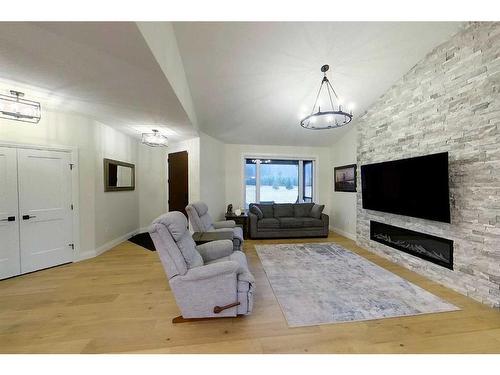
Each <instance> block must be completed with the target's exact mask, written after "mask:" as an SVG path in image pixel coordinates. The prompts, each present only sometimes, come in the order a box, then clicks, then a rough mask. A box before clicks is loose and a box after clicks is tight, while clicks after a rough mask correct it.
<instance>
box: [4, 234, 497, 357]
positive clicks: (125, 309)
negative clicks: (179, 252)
mask: <svg viewBox="0 0 500 375" xmlns="http://www.w3.org/2000/svg"><path fill="white" fill-rule="evenodd" d="M326 241H333V242H336V243H339V244H340V245H342V246H344V247H346V248H348V249H350V250H353V251H355V252H356V253H358V254H360V255H362V256H364V257H366V258H367V259H369V260H371V261H373V262H375V263H377V264H378V265H380V266H382V267H384V268H386V269H388V270H390V271H392V272H394V273H396V274H398V275H400V276H402V277H404V278H406V279H408V280H410V281H411V282H413V283H415V284H417V285H419V286H421V287H423V288H425V289H427V290H429V291H430V292H432V293H434V294H436V295H438V296H440V297H442V298H444V299H446V300H448V301H450V302H452V303H454V304H455V305H457V306H459V307H460V308H461V309H462V310H461V311H455V312H448V313H440V314H427V315H419V316H411V317H403V318H390V319H381V320H373V321H364V322H354V323H342V324H331V325H322V326H315V327H303V328H289V327H288V326H287V324H286V321H285V319H284V317H283V314H282V312H281V309H280V307H279V305H278V303H277V301H276V298H275V296H274V294H273V292H272V289H271V287H270V285H269V282H268V280H267V278H266V276H265V273H264V271H263V268H262V265H261V263H260V261H259V259H258V257H257V254H256V252H255V249H254V245H255V244H258V243H293V242H326ZM245 250H246V253H247V256H248V258H249V263H250V267H251V270H252V272H253V273H254V275H255V277H256V280H257V291H256V295H255V304H254V306H255V309H254V312H253V314H252V315H251V316H248V317H243V318H238V319H224V320H217V321H204V322H196V323H185V324H178V325H173V324H172V323H171V319H172V317H174V316H177V315H178V314H179V311H178V309H177V307H176V304H175V301H174V298H173V296H172V293H171V291H170V290H169V287H168V283H167V281H166V278H165V275H164V273H163V269H162V267H161V264H160V262H159V259H158V257H157V255H156V253H154V252H150V251H147V250H144V249H143V248H141V247H139V246H137V245H134V244H132V243H130V242H124V243H122V244H120V245H119V246H117V247H115V248H114V249H112V250H110V251H109V252H107V253H105V254H103V255H101V256H99V257H97V258H94V259H90V260H86V261H83V262H79V263H75V264H70V265H66V266H61V267H57V268H53V269H48V270H44V271H40V272H36V273H32V274H29V275H24V276H20V277H17V278H12V279H9V280H4V281H0V353H124V352H128V353H499V352H500V311H499V310H496V309H491V308H489V307H487V306H484V305H481V304H479V303H477V302H475V301H473V300H471V299H469V298H467V297H464V296H462V295H460V294H458V293H455V292H453V291H451V290H449V289H447V288H445V287H443V286H441V285H439V284H436V283H434V282H431V281H429V280H427V279H426V278H424V277H422V276H419V275H417V274H415V273H414V272H411V271H409V270H407V269H405V268H403V267H400V266H398V265H395V264H393V263H391V262H389V261H387V260H385V259H383V258H380V257H378V256H376V255H374V254H371V253H369V252H368V251H366V250H363V249H361V248H359V247H357V246H356V244H355V243H354V242H353V241H351V240H349V239H347V238H345V237H341V236H338V235H336V234H333V233H332V234H331V235H330V237H329V238H328V239H317V240H316V239H305V240H268V241H250V240H248V241H246V243H245Z"/></svg>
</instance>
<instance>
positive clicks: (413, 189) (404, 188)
mask: <svg viewBox="0 0 500 375" xmlns="http://www.w3.org/2000/svg"><path fill="white" fill-rule="evenodd" d="M361 189H362V190H361V191H362V202H363V208H366V209H369V210H375V211H382V212H389V213H393V214H399V215H406V216H412V217H419V218H423V219H429V220H435V221H442V222H445V223H449V222H450V196H449V186H448V153H447V152H443V153H439V154H432V155H426V156H419V157H415V158H409V159H401V160H394V161H388V162H383V163H375V164H367V165H363V166H361Z"/></svg>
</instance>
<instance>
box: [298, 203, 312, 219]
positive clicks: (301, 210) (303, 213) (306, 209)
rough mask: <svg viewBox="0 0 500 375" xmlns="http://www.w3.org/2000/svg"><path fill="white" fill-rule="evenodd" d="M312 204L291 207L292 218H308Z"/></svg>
mask: <svg viewBox="0 0 500 375" xmlns="http://www.w3.org/2000/svg"><path fill="white" fill-rule="evenodd" d="M313 206H314V203H296V204H294V205H293V216H294V217H309V214H310V213H311V209H312V208H313Z"/></svg>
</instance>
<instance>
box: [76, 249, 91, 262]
mask: <svg viewBox="0 0 500 375" xmlns="http://www.w3.org/2000/svg"><path fill="white" fill-rule="evenodd" d="M94 257H95V250H89V251H84V252H83V253H80V254H78V255H77V256H76V258H75V260H74V262H80V261H82V260H85V259H90V258H94Z"/></svg>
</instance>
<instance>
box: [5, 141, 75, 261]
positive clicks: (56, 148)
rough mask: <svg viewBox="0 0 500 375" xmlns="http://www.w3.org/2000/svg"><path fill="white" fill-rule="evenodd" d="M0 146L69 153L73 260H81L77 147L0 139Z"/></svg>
mask: <svg viewBox="0 0 500 375" xmlns="http://www.w3.org/2000/svg"><path fill="white" fill-rule="evenodd" d="M0 147H10V148H15V149H19V148H24V149H29V150H43V151H59V152H66V153H69V154H70V163H71V164H72V165H73V166H72V172H73V173H71V200H72V202H73V210H72V215H71V216H72V224H73V225H72V227H73V230H72V232H73V233H72V237H73V244H74V245H75V250H74V251H73V262H76V261H78V260H82V259H84V258H81V257H80V255H81V254H80V250H81V249H80V170H79V164H78V147H71V146H62V145H35V144H29V143H28V144H26V143H15V142H3V141H0Z"/></svg>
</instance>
